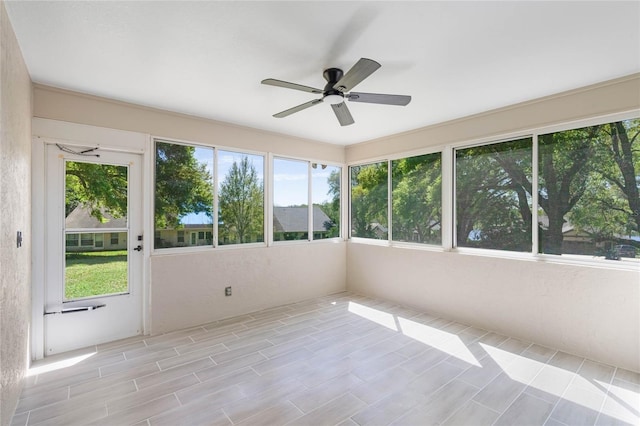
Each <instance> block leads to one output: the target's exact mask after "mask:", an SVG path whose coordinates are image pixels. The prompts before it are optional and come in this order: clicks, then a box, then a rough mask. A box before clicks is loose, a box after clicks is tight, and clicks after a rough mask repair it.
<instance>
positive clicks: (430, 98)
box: [5, 1, 640, 145]
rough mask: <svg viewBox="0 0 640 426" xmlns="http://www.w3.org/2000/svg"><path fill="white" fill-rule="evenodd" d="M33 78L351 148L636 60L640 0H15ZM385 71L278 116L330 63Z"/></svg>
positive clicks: (597, 76) (625, 71)
mask: <svg viewBox="0 0 640 426" xmlns="http://www.w3.org/2000/svg"><path fill="white" fill-rule="evenodd" d="M5 4H6V8H7V11H8V14H9V18H10V20H11V22H12V24H13V27H14V31H15V32H16V35H17V38H18V42H19V44H20V47H21V49H22V53H23V55H24V58H25V61H26V63H27V67H28V69H29V72H30V74H31V77H32V79H33V81H34V82H37V83H42V84H47V85H51V86H56V87H60V88H65V89H70V90H75V91H79V92H84V93H89V94H94V95H98V96H105V97H108V98H113V99H117V100H122V101H126V102H132V103H136V104H141V105H146V106H151V107H156V108H161V109H166V110H171V111H176V112H181V113H186V114H191V115H195V116H200V117H205V118H210V119H214V120H221V121H226V122H230V123H235V124H240V125H244V126H250V127H255V128H259V129H265V130H269V131H275V132H279V133H284V134H289V135H294V136H299V137H304V138H309V139H314V140H319V141H326V142H330V143H335V144H342V145H348V144H352V143H357V142H362V141H367V140H371V139H375V138H379V137H382V136H386V135H390V134H394V133H398V132H403V131H408V130H412V129H416V128H420V127H423V126H427V125H430V124H434V123H438V122H442V121H446V120H450V119H453V118H458V117H463V116H466V115H470V114H474V113H479V112H483V111H486V110H489V109H493V108H498V107H502V106H507V105H510V104H514V103H517V102H521V101H526V100H530V99H535V98H538V97H542V96H546V95H550V94H554V93H557V92H560V91H565V90H569V89H573V88H578V87H581V86H585V85H588V84H592V83H597V82H601V81H605V80H609V79H612V78H616V77H621V76H625V75H629V74H632V73H636V72H639V71H640V2H638V1H627V2H613V1H600V2H576V1H572V2H559V1H553V2H532V1H529V2H517V1H502V2H431V1H424V2H397V1H393V2H368V1H356V2H342V1H340V2H329V1H315V2H306V1H304V2H303V1H300V2H297V1H296V2H273V1H272V2H245V1H235V2H222V1H199V2H184V1H164V2H160V1H132V2H112V1H107V2H96V1H75V2H59V1H50V2H31V1H6V2H5ZM361 57H366V58H371V59H374V60H376V61H378V62H380V63H381V64H382V68H380V69H379V70H378V71H376V72H375V73H374V74H372V75H371V76H370V77H369V78H368V79H366V80H365V81H363V82H362V83H361V84H360V85H358V86H357V87H356V88H355V89H354V90H356V91H359V92H373V93H391V94H404V95H411V96H412V98H413V99H412V102H411V103H410V104H409V105H408V106H406V107H400V106H385V105H374V104H364V103H355V102H348V103H347V104H348V106H349V109H350V110H351V114H352V115H353V117H354V119H355V124H353V125H351V126H346V127H340V125H339V124H338V121H337V120H336V117H335V116H334V114H333V111H332V110H331V108H330V106H329V105H328V104H320V105H317V106H314V107H312V108H309V109H307V110H304V111H301V112H299V113H296V114H294V115H291V116H289V117H286V118H280V119H278V118H273V117H272V114H275V113H277V112H280V111H282V110H285V109H288V108H290V107H293V106H296V105H298V104H302V103H304V102H306V101H309V100H312V99H315V98H318V97H319V95H314V94H312V93H305V92H301V91H296V90H290V89H284V88H279V87H272V86H265V85H261V84H260V81H261V80H263V79H265V78H268V77H271V78H276V79H280V80H286V81H291V82H294V83H299V84H303V85H307V86H312V87H318V88H322V87H324V84H325V81H324V79H323V78H322V71H323V70H324V69H325V68H329V67H337V68H342V69H343V70H344V71H345V72H346V71H347V70H348V69H349V68H350V67H351V66H352V65H353V64H354V63H355V62H356V61H357V60H358V59H359V58H361Z"/></svg>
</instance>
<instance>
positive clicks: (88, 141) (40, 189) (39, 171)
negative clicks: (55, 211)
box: [30, 118, 153, 360]
mask: <svg viewBox="0 0 640 426" xmlns="http://www.w3.org/2000/svg"><path fill="white" fill-rule="evenodd" d="M32 133H33V139H32V151H31V161H32V174H31V179H32V180H31V190H32V225H31V233H32V244H33V249H32V265H33V266H32V276H31V282H32V294H31V296H32V320H31V354H30V355H31V356H30V358H31V360H38V359H42V358H44V356H45V345H44V340H45V327H44V312H45V289H46V262H47V256H46V246H47V241H46V238H47V232H46V231H47V229H46V197H47V194H46V185H45V179H46V175H47V157H46V152H47V149H46V146H47V145H49V144H55V143H58V144H62V145H65V146H67V147H70V148H72V149H73V147H87V146H89V147H97V148H99V149H101V150H104V151H115V152H122V153H133V154H140V155H141V156H142V161H141V167H142V188H140V190H141V193H142V229H143V235H144V240H143V244H142V246H143V250H142V256H143V260H142V265H141V268H142V271H141V272H142V283H141V291H142V334H143V335H148V334H149V332H150V291H149V290H150V276H149V271H150V268H149V263H150V252H151V250H150V249H151V246H152V245H153V191H152V188H153V155H152V154H153V150H152V149H151V147H152V140H151V136H150V135H148V134H142V133H136V132H128V131H122V130H115V129H108V128H103V127H95V126H88V125H80V124H73V123H66V122H61V121H57V120H49V119H41V118H34V119H33V121H32Z"/></svg>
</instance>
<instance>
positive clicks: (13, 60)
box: [0, 2, 31, 426]
mask: <svg viewBox="0 0 640 426" xmlns="http://www.w3.org/2000/svg"><path fill="white" fill-rule="evenodd" d="M30 167H31V80H30V78H29V74H28V72H27V68H26V66H25V64H24V60H23V58H22V54H21V53H20V49H19V47H18V44H17V42H16V39H15V35H14V33H13V29H12V28H11V24H10V23H9V19H8V17H7V12H6V10H5V6H4V3H3V2H0V208H1V209H2V213H1V214H0V271H2V274H1V275H0V285H1V293H0V425H1V426H5V425H8V424H9V422H10V421H11V416H12V415H13V411H14V409H15V406H16V403H17V401H18V397H19V395H20V391H21V388H22V385H21V380H22V377H23V376H24V374H25V372H26V369H27V363H28V351H29V327H30V326H29V324H30V317H31V168H30ZM17 231H22V235H23V242H22V247H21V248H17V247H16V233H17Z"/></svg>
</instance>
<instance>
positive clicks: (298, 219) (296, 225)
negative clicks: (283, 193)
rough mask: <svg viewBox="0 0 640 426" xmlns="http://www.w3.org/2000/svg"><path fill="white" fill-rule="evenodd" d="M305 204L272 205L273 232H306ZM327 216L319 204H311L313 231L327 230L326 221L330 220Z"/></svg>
mask: <svg viewBox="0 0 640 426" xmlns="http://www.w3.org/2000/svg"><path fill="white" fill-rule="evenodd" d="M307 215H308V209H307V206H300V207H274V208H273V230H274V232H307V230H308V229H309V219H308V216H307ZM330 221H331V219H329V216H327V215H326V214H325V212H323V211H322V209H321V208H320V206H316V205H314V206H313V232H322V231H326V230H327V226H326V225H325V224H326V223H328V222H330Z"/></svg>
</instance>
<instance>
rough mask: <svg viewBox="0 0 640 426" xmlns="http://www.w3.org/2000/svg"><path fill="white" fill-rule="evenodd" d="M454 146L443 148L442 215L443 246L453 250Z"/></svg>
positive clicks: (454, 221) (454, 219) (454, 220)
mask: <svg viewBox="0 0 640 426" xmlns="http://www.w3.org/2000/svg"><path fill="white" fill-rule="evenodd" d="M453 152H454V150H453V148H452V147H445V148H444V149H443V150H442V161H441V165H442V217H441V219H440V220H441V227H442V229H441V233H440V235H441V238H442V247H443V248H444V249H445V250H451V249H452V248H453V247H454V241H455V226H454V224H455V223H456V218H455V204H454V200H455V196H454V191H455V166H454V155H453Z"/></svg>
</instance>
